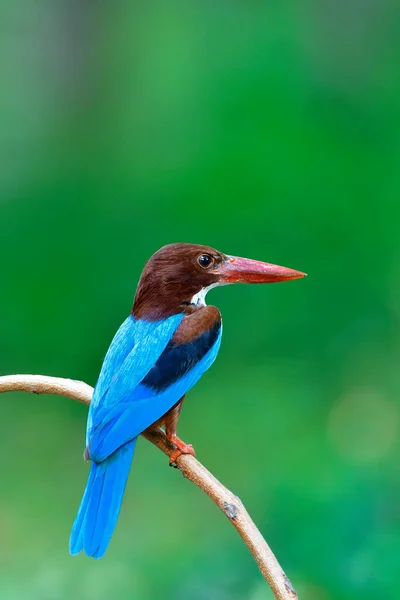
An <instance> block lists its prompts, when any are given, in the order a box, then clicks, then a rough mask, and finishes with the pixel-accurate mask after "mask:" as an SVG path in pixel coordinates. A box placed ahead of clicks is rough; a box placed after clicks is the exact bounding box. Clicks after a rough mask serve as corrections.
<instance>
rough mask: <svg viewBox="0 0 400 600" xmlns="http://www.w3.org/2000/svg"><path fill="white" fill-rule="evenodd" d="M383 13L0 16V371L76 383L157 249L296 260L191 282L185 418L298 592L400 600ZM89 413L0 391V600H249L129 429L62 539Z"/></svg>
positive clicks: (396, 29)
mask: <svg viewBox="0 0 400 600" xmlns="http://www.w3.org/2000/svg"><path fill="white" fill-rule="evenodd" d="M399 23H400V10H399V6H398V3H397V2H396V1H395V0H371V1H370V2H367V3H365V2H361V1H360V0H351V1H350V2H349V1H346V2H344V1H341V2H334V1H333V0H319V1H316V0H314V1H311V0H306V1H305V2H302V3H298V2H295V1H289V0H288V1H283V2H281V1H278V0H275V1H272V2H268V3H267V2H252V1H248V2H219V1H216V0H213V1H211V0H205V1H204V0H203V1H202V2H187V1H186V2H183V1H174V0H172V1H171V2H161V1H154V2H132V1H130V2H128V1H122V0H121V1H116V2H105V1H103V2H100V1H98V2H94V1H89V0H79V1H78V0H68V1H67V0H65V1H62V0H58V1H55V2H45V1H40V2H33V1H26V0H24V1H23V2H22V0H13V1H12V2H11V1H9V2H5V3H4V4H2V6H1V9H0V69H1V74H2V75H1V94H0V140H1V144H0V224H1V234H0V253H1V254H0V256H1V263H0V264H1V294H0V303H1V314H2V318H1V320H0V344H1V347H0V372H1V374H8V373H18V372H20V373H42V374H48V375H57V376H65V377H71V378H76V379H82V380H84V381H86V382H88V383H90V384H94V383H95V381H96V377H97V374H98V372H99V369H100V366H101V361H102V358H103V357H104V354H105V352H106V349H107V347H108V344H109V342H110V340H111V338H112V336H113V334H114V332H115V331H116V329H117V328H118V326H119V324H120V323H121V322H122V321H123V320H124V318H125V317H126V315H127V314H128V312H129V310H130V308H131V302H132V298H133V295H134V291H135V286H136V283H137V280H138V277H139V274H140V271H141V268H142V266H143V264H144V262H145V260H146V259H147V258H148V257H149V256H150V255H151V254H152V253H153V252H154V251H155V250H157V249H158V248H159V247H160V246H162V245H163V244H166V243H169V242H174V241H189V242H197V243H204V244H210V245H213V246H215V247H217V248H218V249H220V250H222V251H224V252H227V253H231V254H237V255H241V256H247V257H250V258H258V259H260V260H266V261H269V262H275V263H278V264H283V265H286V266H288V267H292V268H295V269H300V270H303V271H306V272H307V273H308V274H309V277H308V278H307V279H305V280H301V281H296V282H291V283H287V284H284V285H277V286H265V287H264V286H262V287H261V286H232V287H229V288H222V289H219V290H215V291H212V292H211V293H210V294H209V296H208V302H209V303H215V304H217V305H218V307H219V308H220V309H221V311H222V314H223V317H224V327H225V330H224V339H223V343H222V347H221V351H220V355H219V358H218V360H217V362H216V364H215V365H214V366H213V368H212V369H211V370H210V372H209V373H207V374H206V375H205V377H204V379H203V380H202V381H201V382H200V383H199V384H198V385H197V386H196V387H195V389H193V390H192V392H191V393H190V394H189V397H188V399H187V401H186V403H185V407H184V410H183V413H182V417H181V421H180V434H181V436H182V438H183V439H184V440H185V441H188V442H192V443H193V444H194V446H195V448H196V451H197V456H198V458H199V459H200V460H201V461H202V462H203V463H204V464H205V465H206V466H207V467H208V468H209V469H210V470H211V471H212V472H213V473H214V474H215V475H216V476H217V477H218V478H219V479H220V480H221V481H222V482H223V483H225V484H226V485H227V486H228V487H229V488H230V489H232V490H233V491H234V492H235V493H236V494H238V495H239V496H240V497H241V498H242V500H243V501H244V503H245V505H246V507H247V508H248V510H249V511H250V513H251V515H252V516H253V518H254V520H255V522H256V523H257V525H258V526H259V527H260V529H261V531H262V533H263V534H264V535H265V537H266V538H267V539H268V541H269V543H270V544H271V546H272V548H273V549H274V551H275V552H276V554H277V556H278V558H279V560H280V561H281V563H282V565H283V566H284V568H285V570H286V572H287V574H288V575H289V577H290V579H291V580H292V583H293V585H294V586H295V587H296V589H297V590H298V592H299V594H300V597H301V598H303V599H306V600H329V599H343V600H356V599H361V598H362V599H363V600H369V599H371V600H372V599H374V600H375V599H376V598H386V599H389V600H391V599H393V600H394V599H395V598H398V572H399V560H400V541H399V515H400V504H399V497H400V478H399V450H400V440H399V435H400V430H399V427H400V414H399V402H398V398H399V394H400V376H399V365H398V362H399V360H398V359H399V350H400V332H399V318H400V308H399V307H400V279H399V261H400V243H399V216H400V215H399V212H400V211H399V191H400V138H399V133H400V78H399V60H400V41H399V40H400V26H399ZM86 412H87V411H86V408H85V407H84V406H82V405H79V404H77V403H75V402H73V401H70V400H68V399H66V398H61V397H41V396H34V395H28V394H8V395H4V396H2V397H1V402H0V423H1V435H0V597H1V598H2V599H4V600H65V599H68V600H70V599H72V598H76V599H78V600H92V599H93V600H103V599H104V600H105V599H107V600H108V599H110V598H112V599H113V600H114V599H115V600H128V599H129V600H130V599H139V600H148V599H159V598H162V599H166V600H172V599H173V600H242V599H246V600H261V599H264V598H267V599H270V598H271V597H272V595H271V593H270V592H269V590H267V588H266V586H265V584H264V582H263V580H262V578H261V576H260V574H259V572H258V570H257V567H256V565H255V564H254V563H253V561H252V559H251V557H250V555H249V553H248V551H247V549H246V548H245V546H244V545H243V543H242V542H241V540H240V539H239V537H238V536H237V534H236V532H235V531H234V529H233V528H232V527H231V526H230V525H229V523H228V522H227V521H226V519H225V518H224V517H223V515H221V513H220V512H219V511H218V510H217V509H216V508H215V506H214V505H213V504H212V503H211V502H210V500H209V499H208V498H206V496H204V494H202V493H201V492H200V491H199V490H197V489H196V488H195V487H194V486H192V485H191V484H189V483H188V482H187V481H185V480H184V479H183V478H182V477H181V476H180V474H179V472H177V471H175V470H172V469H169V468H168V464H167V460H166V458H165V457H164V456H163V455H162V454H161V453H160V452H158V451H157V450H156V449H155V448H153V447H152V446H150V445H149V444H148V443H147V442H146V441H145V440H141V441H140V443H139V444H138V447H137V452H136V456H135V460H134V464H133V468H132V472H131V477H130V480H129V483H128V488H127V492H126V496H125V500H124V505H123V509H122V513H121V517H120V520H119V523H118V526H117V530H116V533H115V535H114V537H113V539H112V543H111V545H110V548H109V551H108V553H107V555H106V557H105V558H104V559H103V560H101V561H99V562H96V561H93V560H91V559H88V558H86V557H85V556H79V557H76V558H71V557H69V555H68V537H69V532H70V527H71V524H72V521H73V518H74V515H75V512H76V509H77V507H78V503H79V500H80V496H81V493H82V491H83V488H84V485H85V481H86V476H87V472H88V466H87V465H86V464H85V463H84V462H83V460H82V452H83V448H84V431H85V420H86Z"/></svg>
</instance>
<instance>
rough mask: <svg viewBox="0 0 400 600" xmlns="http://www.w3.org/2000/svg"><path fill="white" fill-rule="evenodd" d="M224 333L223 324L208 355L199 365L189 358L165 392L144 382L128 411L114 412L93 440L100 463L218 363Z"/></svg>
mask: <svg viewBox="0 0 400 600" xmlns="http://www.w3.org/2000/svg"><path fill="white" fill-rule="evenodd" d="M221 336H222V327H220V328H219V329H218V332H217V335H216V339H215V341H214V343H213V344H212V346H211V348H210V349H209V350H208V351H207V352H206V353H205V354H204V356H203V357H202V358H201V359H200V360H199V361H198V362H196V364H193V363H190V361H189V362H188V368H187V370H186V372H185V373H184V374H183V375H182V376H181V377H180V378H179V379H177V380H176V381H175V382H174V383H172V384H171V385H169V386H168V387H167V388H165V389H163V391H161V392H160V391H158V390H157V388H152V387H149V386H148V385H144V384H143V383H140V384H139V385H138V386H137V387H136V388H135V390H133V392H132V394H131V396H130V398H129V402H127V403H126V404H125V406H124V410H123V411H122V412H121V410H120V407H119V406H117V407H116V409H114V410H113V411H112V414H110V418H109V419H108V421H107V424H106V426H105V427H104V428H102V429H101V430H100V431H98V432H96V433H95V434H94V435H93V437H92V439H91V442H90V455H91V457H92V458H93V457H94V459H95V460H96V461H97V462H101V461H103V460H105V459H106V458H107V457H108V456H110V455H111V454H112V453H113V452H115V450H117V449H118V448H119V447H120V446H122V445H123V444H125V443H127V442H128V441H129V440H132V439H133V438H135V437H136V436H138V435H139V434H140V433H142V431H144V430H145V429H147V427H149V426H150V425H152V424H153V423H155V422H156V421H158V419H160V418H161V417H162V416H163V415H165V414H166V413H167V412H168V411H169V410H170V409H171V408H172V407H173V406H174V405H175V404H176V403H177V402H178V401H179V400H180V399H181V398H182V396H184V395H185V394H186V393H187V392H188V391H189V390H190V388H192V387H193V386H194V385H195V383H196V382H197V381H198V380H199V379H200V377H201V376H202V375H203V373H204V372H205V371H207V369H208V368H209V367H210V366H211V364H212V363H213V362H214V360H215V358H216V356H217V354H218V350H219V347H220V344H221ZM178 348H179V347H178ZM178 352H179V350H178ZM178 356H179V355H178Z"/></svg>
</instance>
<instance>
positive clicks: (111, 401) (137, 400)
mask: <svg viewBox="0 0 400 600" xmlns="http://www.w3.org/2000/svg"><path fill="white" fill-rule="evenodd" d="M301 277H305V273H302V272H300V271H295V270H293V269H288V268H286V267H280V266H277V265H273V264H270V263H265V262H260V261H256V260H251V259H247V258H241V257H237V256H231V255H228V254H224V253H222V252H219V251H218V250H216V249H215V248H212V247H210V246H203V245H198V244H188V243H175V244H169V245H167V246H163V247H162V248H160V249H159V250H158V251H157V252H156V253H155V254H153V256H152V257H151V258H150V259H149V260H148V261H147V263H146V264H145V266H144V268H143V271H142V274H141V276H140V279H139V283H138V286H137V290H136V294H135V298H134V303H133V307H132V311H131V313H130V315H129V316H128V318H127V319H126V320H125V321H124V322H123V323H122V325H121V326H120V328H119V329H118V331H117V333H116V334H115V336H114V338H113V340H112V342H111V345H110V347H109V349H108V351H107V353H106V356H105V358H104V361H103V364H102V367H101V371H100V375H99V378H98V380H97V383H96V385H95V388H94V392H93V397H92V401H91V404H90V407H89V413H88V419H87V428H86V449H85V452H84V458H85V460H87V461H91V467H90V472H89V477H88V480H87V484H86V488H85V491H84V493H83V496H82V500H81V503H80V506H79V509H78V513H77V515H76V517H75V521H74V524H73V527H72V532H71V536H70V554H71V555H76V554H78V553H79V552H80V551H81V550H84V552H85V553H86V554H87V555H88V556H91V557H93V558H96V559H98V558H101V557H102V556H103V555H104V554H105V552H106V550H107V547H108V545H109V542H110V540H111V536H112V534H113V532H114V529H115V526H116V524H117V520H118V516H119V512H120V508H121V503H122V499H123V495H124V491H125V486H126V482H127V479H128V475H129V471H130V468H131V463H132V459H133V454H134V451H135V446H136V440H137V438H138V436H139V435H140V434H141V433H142V432H143V431H145V430H146V429H150V430H151V429H152V428H160V427H164V428H165V434H166V437H167V439H168V440H169V441H170V442H171V443H172V444H173V447H174V448H175V450H174V451H173V453H172V455H171V456H170V461H169V464H170V465H171V466H175V465H176V460H177V458H178V457H179V456H180V455H181V454H191V455H194V454H195V452H194V449H193V446H192V445H191V444H186V443H185V442H183V441H182V440H181V439H180V438H179V437H178V435H177V424H178V419H179V415H180V412H181V409H182V404H183V401H184V399H185V396H186V394H187V392H188V391H189V390H190V389H191V388H192V387H193V386H194V385H195V384H196V383H197V381H198V380H199V379H200V377H201V376H202V375H203V374H204V373H205V371H207V369H208V368H209V367H210V366H211V364H212V363H213V362H214V360H215V358H216V356H217V354H218V350H219V347H220V343H221V335H222V320H221V314H220V312H219V310H218V308H216V307H215V306H211V305H210V306H208V305H206V303H205V298H206V294H207V292H209V291H210V290H211V289H212V288H215V287H217V286H221V285H227V284H233V283H253V284H257V283H276V282H280V281H287V280H291V279H299V278H301Z"/></svg>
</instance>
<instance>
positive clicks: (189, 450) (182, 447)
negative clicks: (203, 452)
mask: <svg viewBox="0 0 400 600" xmlns="http://www.w3.org/2000/svg"><path fill="white" fill-rule="evenodd" d="M168 440H169V441H170V442H171V444H174V446H176V450H174V452H173V453H172V454H171V456H170V459H169V464H170V466H171V467H172V465H173V464H174V462H175V461H176V459H177V458H178V457H179V456H181V454H191V455H192V456H194V455H195V452H194V448H193V446H192V444H185V442H182V440H180V439H179V438H178V436H177V435H171V436H169V437H168Z"/></svg>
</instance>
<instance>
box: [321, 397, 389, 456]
mask: <svg viewBox="0 0 400 600" xmlns="http://www.w3.org/2000/svg"><path fill="white" fill-rule="evenodd" d="M398 430H399V413H398V408H397V406H396V404H395V403H394V402H392V401H391V400H389V399H388V398H386V397H385V396H384V395H383V394H382V393H381V392H379V391H378V390H374V389H372V388H366V389H358V390H354V391H351V392H349V393H347V394H345V395H344V396H342V397H340V398H339V399H338V400H337V401H336V402H335V404H334V405H333V408H332V410H331V413H330V415H329V420H328V437H329V438H330V440H331V442H332V444H333V445H334V447H335V448H336V450H337V451H338V453H339V454H341V455H342V456H343V457H345V458H346V459H347V460H349V461H351V462H354V463H372V462H375V461H379V460H380V459H382V458H383V457H384V456H386V455H387V454H388V453H389V452H390V451H391V449H392V448H393V444H394V442H395V440H396V437H397V435H398Z"/></svg>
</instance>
